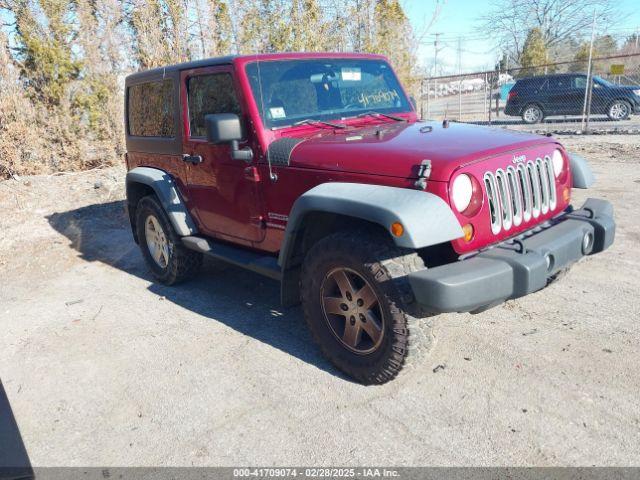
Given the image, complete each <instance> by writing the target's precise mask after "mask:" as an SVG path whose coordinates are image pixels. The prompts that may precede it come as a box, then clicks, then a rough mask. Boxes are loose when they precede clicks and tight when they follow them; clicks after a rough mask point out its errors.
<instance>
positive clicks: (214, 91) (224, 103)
mask: <svg viewBox="0 0 640 480" xmlns="http://www.w3.org/2000/svg"><path fill="white" fill-rule="evenodd" d="M187 92H188V106H189V126H190V130H191V136H192V137H206V135H207V132H206V129H205V124H204V117H205V115H209V114H211V113H236V114H238V115H239V114H240V105H239V103H238V97H236V92H235V90H234V88H233V79H232V78H231V75H230V74H229V73H215V74H212V75H198V76H195V77H190V78H189V79H188V80H187Z"/></svg>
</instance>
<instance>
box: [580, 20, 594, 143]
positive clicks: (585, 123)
mask: <svg viewBox="0 0 640 480" xmlns="http://www.w3.org/2000/svg"><path fill="white" fill-rule="evenodd" d="M595 35H596V11H595V10H594V11H593V24H592V25H591V43H590V44H589V64H588V66H587V85H586V87H585V89H584V106H583V108H582V125H581V128H582V130H587V129H588V128H589V113H590V111H591V98H588V97H591V82H592V80H591V59H592V58H593V41H594V39H595ZM585 117H586V119H585Z"/></svg>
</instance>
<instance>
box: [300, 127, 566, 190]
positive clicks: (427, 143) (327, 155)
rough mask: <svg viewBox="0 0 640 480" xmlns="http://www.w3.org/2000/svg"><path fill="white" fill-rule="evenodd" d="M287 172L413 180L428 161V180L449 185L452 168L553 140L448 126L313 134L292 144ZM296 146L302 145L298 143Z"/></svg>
mask: <svg viewBox="0 0 640 480" xmlns="http://www.w3.org/2000/svg"><path fill="white" fill-rule="evenodd" d="M297 140H298V141H299V143H298V142H295V146H294V147H293V150H292V151H291V153H290V158H289V164H290V165H291V166H292V167H299V168H314V169H322V170H334V171H336V172H352V173H366V174H373V175H385V176H392V177H402V178H416V177H417V174H418V169H419V166H420V163H421V162H422V161H423V160H425V159H428V160H431V175H430V177H429V178H430V179H432V180H436V181H448V180H449V178H451V174H452V173H453V172H454V170H456V169H457V168H459V167H461V166H463V165H467V164H469V163H473V162H475V161H477V160H480V159H483V158H487V157H491V156H494V155H499V154H503V153H506V152H510V151H518V150H521V149H525V148H528V147H531V146H534V145H540V144H545V143H555V141H554V140H553V139H550V138H548V137H542V136H539V135H532V134H528V133H522V132H517V131H513V130H504V129H497V128H487V127H479V126H476V125H469V124H463V123H453V122H450V123H449V126H448V127H446V128H445V127H444V126H443V124H442V123H440V122H416V123H399V122H398V123H391V124H382V125H377V126H375V127H371V126H368V127H366V128H347V129H345V130H336V131H331V130H328V131H322V132H319V133H318V132H317V131H316V132H314V135H312V136H308V137H302V138H298V139H297ZM300 140H301V141H300Z"/></svg>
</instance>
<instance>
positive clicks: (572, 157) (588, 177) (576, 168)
mask: <svg viewBox="0 0 640 480" xmlns="http://www.w3.org/2000/svg"><path fill="white" fill-rule="evenodd" d="M569 165H570V166H571V175H572V178H573V185H572V186H573V188H589V187H591V186H592V185H593V184H594V183H595V181H596V177H595V176H594V175H593V172H592V171H591V167H590V166H589V163H588V162H587V160H585V159H584V158H583V157H581V156H580V155H576V154H574V153H571V154H569Z"/></svg>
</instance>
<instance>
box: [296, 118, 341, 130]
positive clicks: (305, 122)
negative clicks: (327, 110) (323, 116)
mask: <svg viewBox="0 0 640 480" xmlns="http://www.w3.org/2000/svg"><path fill="white" fill-rule="evenodd" d="M314 123H321V124H322V125H328V126H329V127H333V128H347V127H346V126H344V125H340V124H339V123H332V122H325V121H324V120H315V119H313V118H306V119H304V120H300V121H298V122H295V123H294V124H293V125H294V126H297V125H312V124H314Z"/></svg>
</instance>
